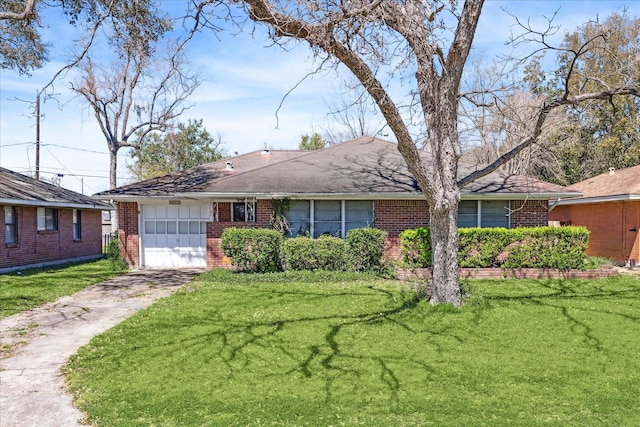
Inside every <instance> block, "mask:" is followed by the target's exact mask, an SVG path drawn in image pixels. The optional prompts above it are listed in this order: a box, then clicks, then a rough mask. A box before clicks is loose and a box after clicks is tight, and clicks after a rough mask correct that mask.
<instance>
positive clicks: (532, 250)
mask: <svg viewBox="0 0 640 427" xmlns="http://www.w3.org/2000/svg"><path fill="white" fill-rule="evenodd" d="M513 232H514V233H517V234H519V236H518V237H519V238H518V239H517V240H516V241H517V243H513V244H511V245H510V247H509V248H508V252H509V255H508V257H507V258H506V259H505V261H504V264H503V267H504V268H554V269H560V270H568V269H571V268H577V269H582V268H584V260H585V257H586V251H587V243H588V241H589V231H588V230H587V229H586V228H585V227H559V228H558V227H530V228H516V229H515V230H513Z"/></svg>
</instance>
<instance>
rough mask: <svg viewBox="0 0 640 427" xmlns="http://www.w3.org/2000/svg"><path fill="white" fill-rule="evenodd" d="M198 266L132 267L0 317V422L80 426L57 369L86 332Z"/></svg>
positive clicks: (161, 293)
mask: <svg viewBox="0 0 640 427" xmlns="http://www.w3.org/2000/svg"><path fill="white" fill-rule="evenodd" d="M200 272H202V270H198V269H189V270H157V269H141V270H134V271H132V272H129V273H126V274H124V275H122V276H119V277H116V278H114V279H110V280H107V281H105V282H101V283H97V284H95V285H92V286H89V287H88V288H85V289H84V290H82V291H80V292H78V293H75V294H73V295H70V296H67V297H63V298H60V299H59V300H57V301H55V302H53V303H49V304H46V305H44V306H42V307H39V308H36V309H33V310H29V311H26V312H23V313H19V314H16V315H14V316H10V317H7V318H5V319H2V320H1V321H0V345H1V346H2V348H3V351H5V350H9V351H10V354H11V355H10V356H9V357H8V358H5V359H3V360H0V426H2V427H22V426H24V427H27V426H29V427H32V426H38V427H47V426H52V427H53V426H56V427H58V426H65V427H67V426H68V427H72V426H82V425H83V424H81V420H82V418H83V414H82V412H81V411H79V410H78V409H77V408H75V407H74V406H73V405H72V400H71V395H69V394H67V393H66V392H65V380H64V377H63V376H62V374H61V373H60V368H61V367H62V366H64V364H65V363H66V362H67V360H68V358H69V357H70V356H71V355H73V354H74V353H75V352H76V351H77V350H78V349H79V348H80V347H81V346H83V345H85V344H87V343H88V342H89V341H90V340H91V338H93V337H94V336H95V335H98V334H100V333H102V332H104V331H106V330H108V329H109V328H111V327H113V326H114V325H116V324H118V323H120V322H121V321H123V320H124V319H126V318H127V317H129V316H131V315H133V314H134V313H136V312H137V311H139V310H141V309H143V308H145V307H148V306H149V305H151V304H152V303H153V302H154V301H156V300H157V299H159V298H162V297H166V296H169V295H171V294H172V293H173V292H175V290H177V289H178V288H179V287H180V286H182V285H184V284H185V283H187V282H188V281H189V280H191V279H192V278H193V277H194V276H195V275H196V274H198V273H200ZM9 347H10V349H9Z"/></svg>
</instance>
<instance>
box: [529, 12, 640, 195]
mask: <svg viewBox="0 0 640 427" xmlns="http://www.w3.org/2000/svg"><path fill="white" fill-rule="evenodd" d="M587 43H588V45H589V49H588V50H585V51H584V54H582V55H580V56H579V57H578V59H577V60H574V58H573V56H574V55H573V54H574V53H575V52H578V51H579V50H580V49H581V47H582V46H584V45H585V44H587ZM556 59H557V61H558V63H559V64H560V67H559V69H558V70H557V71H556V72H555V73H553V74H551V75H549V74H547V73H545V72H544V71H543V70H542V65H541V60H542V58H537V60H536V61H534V62H532V63H531V64H530V66H529V67H528V69H527V77H526V81H527V82H528V83H529V85H530V88H531V90H532V91H533V92H534V93H536V94H539V95H540V96H543V97H546V99H548V100H550V99H553V98H554V97H556V96H557V95H558V93H561V91H562V88H563V87H564V86H568V88H569V90H570V91H572V92H577V91H583V92H598V91H610V90H611V89H612V88H615V87H621V86H633V85H635V86H636V87H637V85H638V82H640V19H638V18H631V17H629V16H628V15H627V14H625V13H622V14H619V13H614V14H612V15H611V16H609V17H608V18H606V19H605V20H604V21H602V22H600V21H594V22H588V23H586V24H584V25H582V26H580V27H578V28H577V29H576V30H575V31H573V32H570V33H567V34H566V35H565V38H564V43H563V44H562V46H561V50H558V51H557V52H556ZM564 113H565V115H566V119H565V122H564V125H563V126H560V127H556V129H555V132H551V133H550V135H549V139H548V141H547V146H548V148H549V150H550V151H551V152H552V153H553V155H554V157H555V158H556V159H557V164H556V165H553V166H552V168H551V170H547V169H544V168H543V169H540V168H535V169H534V170H533V174H534V175H535V176H538V177H541V178H543V179H547V180H550V181H553V182H558V183H561V184H572V183H575V182H578V181H582V180H584V179H587V178H589V177H591V176H595V175H598V174H600V173H602V172H605V171H607V170H608V169H609V168H610V167H614V168H617V169H619V168H624V167H629V166H635V165H638V164H640V99H639V98H638V97H636V96H631V95H626V96H615V97H614V96H606V97H603V98H602V99H594V100H590V101H589V102H584V103H580V104H575V105H569V106H567V107H566V108H565V109H564Z"/></svg>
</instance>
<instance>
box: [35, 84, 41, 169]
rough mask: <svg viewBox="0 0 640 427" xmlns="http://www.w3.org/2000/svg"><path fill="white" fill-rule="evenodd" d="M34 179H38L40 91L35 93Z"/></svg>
mask: <svg viewBox="0 0 640 427" xmlns="http://www.w3.org/2000/svg"><path fill="white" fill-rule="evenodd" d="M35 178H36V180H40V91H38V93H37V95H36V176H35Z"/></svg>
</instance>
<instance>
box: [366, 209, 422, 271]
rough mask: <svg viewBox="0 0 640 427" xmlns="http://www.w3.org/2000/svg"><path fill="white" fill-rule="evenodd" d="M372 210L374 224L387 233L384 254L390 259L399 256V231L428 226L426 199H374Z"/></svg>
mask: <svg viewBox="0 0 640 427" xmlns="http://www.w3.org/2000/svg"><path fill="white" fill-rule="evenodd" d="M373 212H374V226H375V227H376V228H379V229H381V230H385V231H386V232H387V233H388V237H387V244H386V246H385V249H384V256H385V257H387V258H390V259H398V258H400V237H398V236H399V235H400V233H402V232H403V231H404V230H407V229H410V228H417V227H428V226H429V220H430V216H429V206H428V205H427V201H426V200H376V201H374V208H373Z"/></svg>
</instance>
